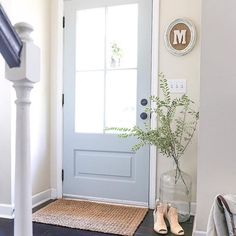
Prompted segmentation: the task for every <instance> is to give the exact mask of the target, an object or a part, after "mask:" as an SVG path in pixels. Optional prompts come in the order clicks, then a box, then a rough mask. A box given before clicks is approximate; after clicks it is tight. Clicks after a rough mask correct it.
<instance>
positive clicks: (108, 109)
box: [75, 4, 138, 133]
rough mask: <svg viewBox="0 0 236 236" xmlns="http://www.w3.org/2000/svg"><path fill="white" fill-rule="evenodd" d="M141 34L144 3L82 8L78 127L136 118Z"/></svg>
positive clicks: (98, 129)
mask: <svg viewBox="0 0 236 236" xmlns="http://www.w3.org/2000/svg"><path fill="white" fill-rule="evenodd" d="M137 38H138V4H127V5H119V6H111V7H101V8H95V9H86V10H79V11H77V18H76V88H75V93H76V107H75V132H80V133H104V130H105V128H106V127H111V126H116V127H132V126H134V125H135V124H136V100H137V99H136V93H137V86H136V84H137V40H138V39H137ZM121 95H122V96H121Z"/></svg>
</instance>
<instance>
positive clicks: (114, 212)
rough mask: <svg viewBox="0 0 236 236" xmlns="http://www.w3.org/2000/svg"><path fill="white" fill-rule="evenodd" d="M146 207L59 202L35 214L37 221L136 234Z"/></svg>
mask: <svg viewBox="0 0 236 236" xmlns="http://www.w3.org/2000/svg"><path fill="white" fill-rule="evenodd" d="M147 211H148V210H147V209H146V208H137V207H126V206H120V205H112V204H102V203H95V202H88V201H75V200H62V199H60V200H57V201H55V202H53V203H50V204H49V205H47V206H46V207H44V208H42V209H40V210H39V211H37V212H35V213H34V214H33V221H34V222H39V223H45V224H52V225H60V226H65V227H69V228H76V229H83V230H90V231H98V232H103V233H111V234H118V235H128V236H131V235H134V233H135V231H136V229H137V228H138V226H139V225H140V223H141V222H142V220H143V218H144V217H145V215H146V213H147Z"/></svg>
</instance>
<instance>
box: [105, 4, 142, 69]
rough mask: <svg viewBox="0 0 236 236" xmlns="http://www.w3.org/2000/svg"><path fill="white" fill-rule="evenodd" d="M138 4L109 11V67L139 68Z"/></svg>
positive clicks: (111, 8)
mask: <svg viewBox="0 0 236 236" xmlns="http://www.w3.org/2000/svg"><path fill="white" fill-rule="evenodd" d="M137 35H138V4H128V5H122V6H113V7H108V9H107V49H108V50H107V67H108V68H117V67H120V68H136V67H137V38H138V37H137Z"/></svg>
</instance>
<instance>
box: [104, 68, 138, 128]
mask: <svg viewBox="0 0 236 236" xmlns="http://www.w3.org/2000/svg"><path fill="white" fill-rule="evenodd" d="M136 78H137V70H114V71H109V72H108V73H107V80H106V116H105V121H106V122H105V123H106V124H105V125H106V127H127V128H130V127H133V126H134V125H135V124H136V100H137V95H136V91H137V84H136V83H137V82H136V81H137V79H136Z"/></svg>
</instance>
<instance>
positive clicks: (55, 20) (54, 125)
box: [50, 0, 160, 208]
mask: <svg viewBox="0 0 236 236" xmlns="http://www.w3.org/2000/svg"><path fill="white" fill-rule="evenodd" d="M67 1H70V0H67ZM51 9H52V10H51V104H50V107H51V121H50V129H51V136H50V141H51V151H50V157H51V169H50V170H51V188H52V198H61V197H62V180H61V170H62V158H63V149H62V148H63V119H62V117H63V110H62V93H63V29H62V17H63V0H52V5H51ZM159 13H160V0H153V24H152V78H151V93H152V95H157V94H158V65H159V16H160V14H159ZM151 126H152V127H153V128H155V127H156V119H155V117H154V116H153V117H152V120H151ZM156 191H157V150H156V148H155V147H151V148H150V179H149V208H154V206H155V201H156Z"/></svg>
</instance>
